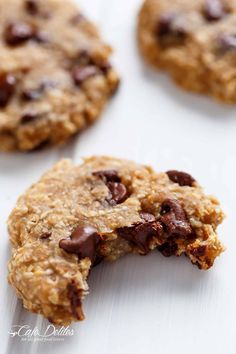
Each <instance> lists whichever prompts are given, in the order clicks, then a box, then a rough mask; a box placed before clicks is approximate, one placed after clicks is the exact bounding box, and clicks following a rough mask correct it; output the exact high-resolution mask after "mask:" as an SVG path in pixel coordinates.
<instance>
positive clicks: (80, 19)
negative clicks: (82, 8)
mask: <svg viewBox="0 0 236 354" xmlns="http://www.w3.org/2000/svg"><path fill="white" fill-rule="evenodd" d="M85 20H86V18H85V17H84V15H82V14H80V13H79V14H76V15H74V16H72V17H71V18H70V23H71V24H72V25H78V24H79V23H81V22H84V21H85Z"/></svg>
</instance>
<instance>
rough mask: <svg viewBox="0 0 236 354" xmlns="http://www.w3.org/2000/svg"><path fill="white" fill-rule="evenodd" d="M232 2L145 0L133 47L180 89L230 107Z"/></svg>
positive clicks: (233, 95) (234, 47) (233, 92)
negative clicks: (135, 46) (204, 95)
mask: <svg viewBox="0 0 236 354" xmlns="http://www.w3.org/2000/svg"><path fill="white" fill-rule="evenodd" d="M235 28H236V0H195V1H190V0H172V1H166V0H145V2H144V4H143V6H142V8H141V11H140V14H139V19H138V43H139V48H140V51H141V53H142V55H143V57H144V58H145V59H146V60H147V62H148V63H150V64H151V65H152V66H154V67H157V68H159V69H163V70H165V71H167V72H168V73H169V74H170V75H171V76H172V78H173V79H174V81H175V82H176V83H177V84H178V85H180V86H181V87H182V88H184V89H186V90H188V91H193V92H196V93H201V94H206V95H210V96H213V98H215V99H216V100H218V101H221V102H223V103H227V104H233V103H236V89H235V87H236V79H235V77H236V66H235V61H236V31H235Z"/></svg>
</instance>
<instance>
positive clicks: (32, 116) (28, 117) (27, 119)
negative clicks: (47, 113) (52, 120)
mask: <svg viewBox="0 0 236 354" xmlns="http://www.w3.org/2000/svg"><path fill="white" fill-rule="evenodd" d="M39 117H40V115H39V114H38V113H33V112H32V113H25V114H24V115H23V116H22V117H21V120H20V122H21V124H28V123H32V122H33V121H35V120H36V119H37V118H39Z"/></svg>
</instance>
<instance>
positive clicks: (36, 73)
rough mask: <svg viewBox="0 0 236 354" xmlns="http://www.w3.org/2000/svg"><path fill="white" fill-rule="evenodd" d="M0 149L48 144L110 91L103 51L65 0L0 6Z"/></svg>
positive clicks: (82, 124) (111, 77) (93, 114)
mask: <svg viewBox="0 0 236 354" xmlns="http://www.w3.org/2000/svg"><path fill="white" fill-rule="evenodd" d="M0 14H1V23H0V150H5V151H12V150H33V149H36V148H38V147H40V146H42V145H43V144H45V143H46V144H48V145H54V144H61V143H64V142H65V141H67V140H68V139H69V138H70V137H71V136H73V135H75V134H76V133H78V132H80V131H82V130H84V129H85V128H86V127H88V126H89V125H91V124H92V123H93V122H95V121H96V120H97V119H98V118H99V116H100V114H101V112H102V110H103V108H104V106H105V105H106V103H107V102H108V100H109V99H110V97H111V96H112V95H113V94H114V93H115V91H116V89H117V88H118V84H119V78H118V75H117V73H116V71H115V70H114V69H113V68H112V66H111V64H110V57H111V52H112V50H111V47H110V46H109V45H107V44H105V43H104V42H103V41H102V39H101V37H100V35H99V33H98V30H97V29H96V27H95V26H94V25H93V24H92V23H91V22H90V21H89V20H88V19H87V18H86V17H84V16H83V15H82V14H81V12H80V10H79V9H78V8H77V6H76V5H75V4H74V3H73V2H72V0H67V1H64V0H47V1H45V0H7V1H6V0H0Z"/></svg>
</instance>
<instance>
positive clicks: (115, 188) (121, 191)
mask: <svg viewBox="0 0 236 354" xmlns="http://www.w3.org/2000/svg"><path fill="white" fill-rule="evenodd" d="M106 185H107V187H108V189H109V191H110V193H109V195H108V197H107V201H108V202H109V203H110V204H111V205H116V204H120V203H123V202H124V201H125V200H126V199H127V198H128V191H127V188H126V187H125V185H124V184H123V183H119V182H107V184H106Z"/></svg>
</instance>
